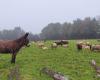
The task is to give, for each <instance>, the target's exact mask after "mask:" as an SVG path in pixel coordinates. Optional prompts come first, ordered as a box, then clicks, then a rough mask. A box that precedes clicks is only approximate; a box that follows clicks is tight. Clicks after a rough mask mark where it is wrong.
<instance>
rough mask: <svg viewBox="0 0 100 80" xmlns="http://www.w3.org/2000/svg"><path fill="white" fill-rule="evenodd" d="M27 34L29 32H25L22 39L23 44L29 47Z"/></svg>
mask: <svg viewBox="0 0 100 80" xmlns="http://www.w3.org/2000/svg"><path fill="white" fill-rule="evenodd" d="M28 35H29V33H26V34H25V36H24V40H23V45H25V46H27V47H29V46H30V45H29V39H28Z"/></svg>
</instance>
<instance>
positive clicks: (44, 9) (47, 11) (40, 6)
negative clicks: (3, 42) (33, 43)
mask: <svg viewBox="0 0 100 80" xmlns="http://www.w3.org/2000/svg"><path fill="white" fill-rule="evenodd" d="M98 15H100V0H0V30H2V29H13V28H14V27H16V26H21V28H22V29H24V30H25V31H27V32H28V31H29V32H32V33H40V31H41V29H43V27H45V26H46V25H47V24H49V23H51V22H54V23H55V22H61V23H63V22H66V21H68V22H70V21H73V20H75V19H76V18H81V19H83V18H84V17H87V16H90V17H95V16H98Z"/></svg>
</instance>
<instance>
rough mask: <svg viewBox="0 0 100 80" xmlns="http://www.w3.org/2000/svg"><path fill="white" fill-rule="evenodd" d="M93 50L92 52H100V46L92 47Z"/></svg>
mask: <svg viewBox="0 0 100 80" xmlns="http://www.w3.org/2000/svg"><path fill="white" fill-rule="evenodd" d="M91 50H92V51H100V45H92V46H91Z"/></svg>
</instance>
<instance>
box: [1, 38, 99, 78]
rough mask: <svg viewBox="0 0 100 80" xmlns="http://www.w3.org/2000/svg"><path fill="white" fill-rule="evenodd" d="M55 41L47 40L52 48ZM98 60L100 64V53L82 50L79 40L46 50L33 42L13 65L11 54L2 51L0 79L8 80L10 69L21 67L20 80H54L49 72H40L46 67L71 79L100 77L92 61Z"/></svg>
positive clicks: (22, 50) (93, 42)
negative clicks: (66, 46)
mask: <svg viewBox="0 0 100 80" xmlns="http://www.w3.org/2000/svg"><path fill="white" fill-rule="evenodd" d="M88 41H90V43H92V44H95V43H100V42H97V40H88ZM51 42H52V41H47V42H46V46H48V47H50V44H51ZM92 59H94V60H96V62H97V65H99V66H100V52H92V51H90V50H82V51H78V50H77V48H76V41H75V40H70V41H69V47H68V48H65V47H58V48H57V49H53V50H52V49H51V48H49V49H47V50H43V49H40V48H38V47H37V46H36V44H33V43H31V46H30V47H27V48H22V49H21V50H20V51H19V53H18V55H17V58H16V64H11V63H10V60H11V55H10V54H0V80H8V74H9V71H10V69H12V68H14V67H15V66H16V65H18V66H19V72H20V80H52V78H50V77H49V76H48V75H46V74H42V75H40V70H41V69H42V68H43V67H48V68H50V69H52V70H55V71H58V72H61V73H63V74H64V75H65V76H68V77H69V79H70V80H100V78H96V77H94V76H95V75H96V73H95V70H94V68H93V67H92V66H91V65H90V61H91V60H92Z"/></svg>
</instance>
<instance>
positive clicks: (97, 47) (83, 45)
mask: <svg viewBox="0 0 100 80" xmlns="http://www.w3.org/2000/svg"><path fill="white" fill-rule="evenodd" d="M36 43H37V46H38V47H39V48H41V49H43V50H46V49H49V48H51V49H56V48H57V47H58V46H62V47H65V48H67V47H68V44H69V41H68V40H57V41H53V42H52V43H51V44H50V47H47V46H46V45H45V42H44V41H37V42H36ZM76 47H77V50H79V51H80V50H82V49H90V50H91V51H100V44H91V43H90V42H87V41H77V42H76Z"/></svg>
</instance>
